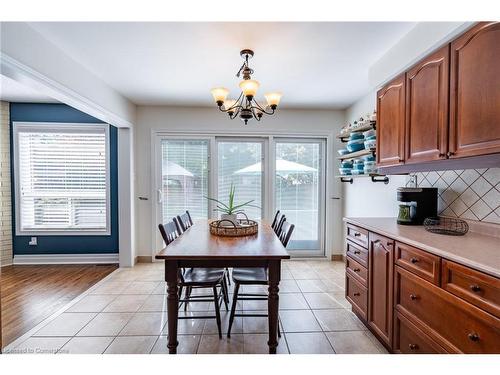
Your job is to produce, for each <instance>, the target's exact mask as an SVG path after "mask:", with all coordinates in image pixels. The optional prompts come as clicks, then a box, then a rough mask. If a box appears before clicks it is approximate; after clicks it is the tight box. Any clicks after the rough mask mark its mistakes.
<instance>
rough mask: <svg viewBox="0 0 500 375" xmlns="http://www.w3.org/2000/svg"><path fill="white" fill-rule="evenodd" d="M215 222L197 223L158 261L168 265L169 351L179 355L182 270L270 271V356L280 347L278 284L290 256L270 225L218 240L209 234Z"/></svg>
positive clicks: (166, 277)
mask: <svg viewBox="0 0 500 375" xmlns="http://www.w3.org/2000/svg"><path fill="white" fill-rule="evenodd" d="M211 221H212V220H197V221H195V223H194V224H193V225H192V226H191V227H190V228H188V229H187V230H186V231H185V232H184V233H183V234H182V235H181V236H179V237H178V238H177V239H175V240H174V241H173V242H171V243H170V244H169V245H168V246H166V247H165V248H164V249H162V250H161V251H160V252H159V253H158V254H157V255H156V256H155V257H156V259H160V260H164V261H165V281H166V282H167V328H168V344H167V346H168V350H169V353H170V354H176V353H177V346H178V344H179V343H178V340H177V318H178V311H179V296H178V281H179V280H178V271H179V269H182V268H195V267H203V268H205V267H208V268H210V267H212V268H229V267H245V268H248V267H266V268H267V270H268V304H267V308H268V321H269V340H268V342H267V343H268V346H269V353H270V354H275V353H276V348H277V347H278V311H279V283H280V279H281V261H282V260H283V259H290V255H289V254H288V252H287V251H286V249H285V247H284V246H283V244H282V243H281V241H280V240H279V238H278V236H277V235H276V234H275V232H274V230H273V228H272V227H271V225H270V224H269V223H268V222H267V221H264V220H259V221H258V232H257V234H253V235H249V236H241V237H226V236H216V235H213V234H211V233H210V228H209V224H210V222H211Z"/></svg>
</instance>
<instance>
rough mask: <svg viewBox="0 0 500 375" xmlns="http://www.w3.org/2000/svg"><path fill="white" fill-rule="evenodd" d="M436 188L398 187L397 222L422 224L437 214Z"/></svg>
mask: <svg viewBox="0 0 500 375" xmlns="http://www.w3.org/2000/svg"><path fill="white" fill-rule="evenodd" d="M437 193H438V191H437V188H406V187H400V188H398V203H399V214H398V224H403V225H422V223H423V222H424V220H425V218H427V217H434V216H437V195H438V194H437Z"/></svg>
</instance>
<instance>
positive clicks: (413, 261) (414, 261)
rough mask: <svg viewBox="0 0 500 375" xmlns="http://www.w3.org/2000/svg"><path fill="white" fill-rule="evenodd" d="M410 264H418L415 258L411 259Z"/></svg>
mask: <svg viewBox="0 0 500 375" xmlns="http://www.w3.org/2000/svg"><path fill="white" fill-rule="evenodd" d="M410 262H412V263H413V264H415V263H418V259H417V258H411V259H410Z"/></svg>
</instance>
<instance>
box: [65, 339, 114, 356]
mask: <svg viewBox="0 0 500 375" xmlns="http://www.w3.org/2000/svg"><path fill="white" fill-rule="evenodd" d="M113 339H114V337H73V338H72V339H71V340H70V341H69V342H68V343H67V344H66V345H64V346H63V347H62V348H61V350H59V351H58V352H57V354H102V353H104V351H105V350H106V348H107V347H108V346H109V344H111V341H113Z"/></svg>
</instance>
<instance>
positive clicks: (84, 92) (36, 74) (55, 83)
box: [0, 22, 136, 127]
mask: <svg viewBox="0 0 500 375" xmlns="http://www.w3.org/2000/svg"><path fill="white" fill-rule="evenodd" d="M0 38H1V39H0V50H1V59H0V63H1V65H0V67H1V71H2V74H3V75H5V76H7V77H9V78H12V79H14V80H15V81H18V82H20V83H22V84H24V85H26V86H28V87H31V88H33V89H35V90H36V91H38V92H40V93H42V94H46V95H48V96H50V97H53V98H55V99H56V100H58V101H60V102H62V103H66V104H68V105H71V106H72V107H74V108H76V109H78V110H80V111H82V112H85V113H88V114H89V115H91V116H94V117H97V118H99V119H101V120H103V121H104V122H107V123H110V124H112V125H114V126H117V127H129V126H133V123H134V120H135V109H136V107H135V105H134V104H133V103H131V102H130V101H129V100H128V99H127V98H125V97H123V96H121V95H120V94H118V93H117V92H116V91H115V90H113V89H112V88H111V87H109V86H108V85H106V84H105V83H104V82H103V81H101V80H100V79H99V78H98V77H96V76H95V75H94V74H92V73H91V72H90V71H89V70H87V69H86V68H85V67H83V66H82V65H80V63H79V62H78V61H75V60H73V59H72V58H70V57H69V56H68V55H67V54H66V53H64V52H63V51H62V50H61V49H59V48H58V47H56V45H54V44H53V43H52V42H51V41H49V40H47V39H45V38H44V37H43V36H42V35H41V34H40V33H38V32H37V31H35V30H34V29H33V28H32V27H30V26H29V25H28V24H27V23H25V22H2V23H0ZM103 58H105V56H104V57H103Z"/></svg>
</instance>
